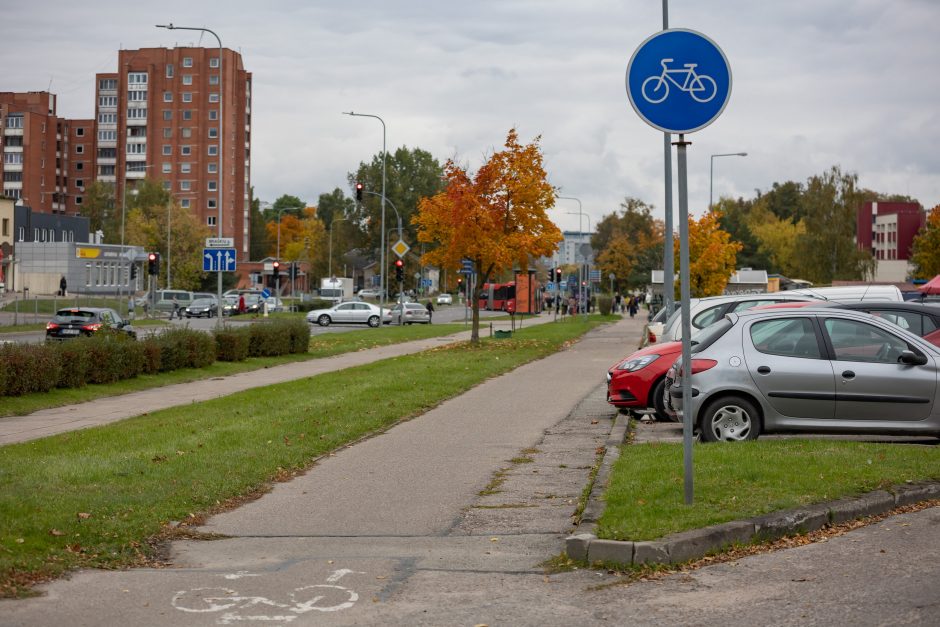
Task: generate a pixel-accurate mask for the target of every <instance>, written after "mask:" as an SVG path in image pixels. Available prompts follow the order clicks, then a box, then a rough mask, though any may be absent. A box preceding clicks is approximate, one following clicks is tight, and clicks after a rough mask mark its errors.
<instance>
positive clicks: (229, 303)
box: [222, 295, 240, 316]
mask: <svg viewBox="0 0 940 627" xmlns="http://www.w3.org/2000/svg"><path fill="white" fill-rule="evenodd" d="M239 313H240V312H239V311H238V296H234V295H233V296H223V297H222V315H223V316H237V315H238V314H239Z"/></svg>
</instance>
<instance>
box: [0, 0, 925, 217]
mask: <svg viewBox="0 0 940 627" xmlns="http://www.w3.org/2000/svg"><path fill="white" fill-rule="evenodd" d="M167 22H173V23H174V24H177V25H179V26H202V27H206V28H210V29H212V30H214V31H215V32H216V33H218V34H219V36H220V37H221V38H222V43H223V45H224V46H225V47H227V48H231V49H233V50H236V51H239V52H240V53H241V54H242V58H243V60H244V64H245V68H246V69H247V70H248V71H250V72H252V73H253V77H254V96H253V98H254V99H253V126H252V180H251V183H252V184H253V185H254V187H255V191H256V194H257V195H258V196H259V197H260V198H261V199H262V200H265V201H269V202H270V201H273V200H274V199H275V198H277V197H278V196H280V195H281V194H285V193H286V194H292V195H295V196H298V197H300V198H302V199H303V200H305V201H307V202H308V203H311V204H313V203H315V202H316V200H317V197H318V196H319V194H321V193H324V192H329V191H332V190H333V189H334V188H335V187H341V188H343V189H344V190H347V193H348V194H350V195H351V192H349V190H348V189H347V184H346V173H347V172H350V171H354V170H355V169H356V168H357V166H358V164H359V162H360V161H368V160H369V159H371V157H372V155H374V154H376V153H378V152H380V150H381V147H382V128H381V125H380V124H379V123H378V121H376V120H370V119H364V118H351V117H348V116H343V115H341V112H342V111H349V110H353V111H356V112H362V113H371V114H375V115H379V116H381V117H382V118H383V119H384V120H385V123H386V126H387V142H388V148H389V150H390V151H391V150H394V149H395V148H396V147H399V146H403V145H404V146H408V147H409V148H413V147H420V148H423V149H425V150H428V151H429V152H431V153H432V154H433V155H434V156H435V157H437V158H438V159H439V160H440V161H441V162H443V161H444V160H445V159H447V158H449V157H455V158H456V159H457V160H458V162H460V163H462V164H465V165H467V166H469V167H470V169H471V170H475V169H476V168H478V167H479V165H480V163H481V162H482V160H483V159H484V158H485V156H486V155H488V154H489V153H490V152H492V150H493V149H494V148H499V147H500V146H501V145H502V143H503V141H504V139H505V136H506V132H507V130H508V129H509V128H510V127H513V126H515V127H516V128H518V130H519V133H520V136H521V139H523V140H525V141H528V140H531V139H532V138H533V137H535V136H536V135H541V136H542V140H541V141H542V148H543V151H544V154H545V166H546V170H547V171H548V174H549V180H550V182H551V183H552V184H553V185H555V186H557V187H560V188H561V194H562V195H566V196H575V197H578V198H579V199H580V200H581V201H582V204H583V210H584V212H585V213H586V214H588V215H589V217H590V223H591V226H594V225H595V224H596V222H597V220H598V219H599V218H601V217H602V216H604V215H606V214H609V213H611V212H612V211H614V210H615V209H617V208H618V206H619V203H620V202H621V201H622V199H623V198H624V197H627V196H632V197H636V198H640V199H641V200H643V201H645V202H647V203H649V204H651V205H654V206H655V210H654V214H655V215H656V216H657V217H662V214H663V204H664V200H663V198H664V190H663V164H662V162H663V139H662V137H663V136H662V133H661V132H659V131H657V130H655V129H653V128H652V127H650V126H648V125H647V124H646V123H644V122H643V121H641V120H640V118H639V117H638V116H637V115H636V113H635V112H634V111H633V109H632V108H631V106H630V103H629V100H628V98H627V94H626V89H625V86H624V76H625V72H626V67H627V63H628V61H629V59H630V57H631V55H632V54H633V52H634V50H635V49H636V48H637V47H638V46H639V45H640V44H641V43H642V42H643V41H644V39H646V38H647V37H648V36H650V35H652V34H653V33H655V32H656V31H658V30H660V29H662V26H663V21H662V2H660V1H656V0H646V1H639V0H626V1H620V2H615V1H612V0H578V1H577V2H575V1H572V0H560V1H555V0H528V1H521V0H477V1H471V2H461V3H455V2H446V1H445V2H442V1H440V0H437V1H433V2H431V1H423V0H407V1H399V0H341V1H340V0H335V1H333V0H316V1H313V0H312V1H301V0H270V1H268V2H256V1H245V0H227V1H218V2H216V1H211V2H193V1H191V0H190V1H187V2H181V1H177V0H162V1H161V2H158V3H146V4H144V3H136V2H125V1H121V2H116V1H110V0H90V1H89V2H85V3H77V2H73V1H71V0H70V1H68V2H64V1H43V0H34V1H33V2H18V3H15V4H10V5H9V6H6V7H5V8H4V24H5V28H4V34H3V46H2V47H0V61H2V64H0V65H2V67H3V71H2V74H0V76H2V79H0V91H41V90H49V91H51V92H53V93H55V94H57V95H58V97H59V101H58V105H59V114H60V115H62V116H65V117H72V118H90V117H92V116H93V114H94V74H95V73H96V72H113V71H116V69H117V68H116V66H117V51H118V50H119V49H121V48H125V49H135V48H147V47H170V46H174V45H180V46H182V45H204V46H207V47H215V46H216V45H217V44H216V42H215V39H214V38H211V36H206V37H204V38H203V39H202V40H201V41H200V39H199V33H187V32H184V31H167V30H162V29H157V28H154V24H165V23H167ZM938 24H940V1H938V0H892V1H890V2H886V1H885V0H841V1H837V0H788V1H786V2H755V1H754V0H713V1H710V2H709V1H706V0H672V1H671V2H670V3H669V25H670V26H671V27H673V28H688V29H692V30H697V31H699V32H701V33H703V34H705V35H707V36H708V37H710V38H711V39H712V40H714V41H715V42H716V43H717V44H718V45H719V46H721V48H722V49H723V50H724V52H725V55H726V56H727V58H728V60H729V62H730V65H731V71H732V74H733V87H732V92H731V98H730V101H729V103H728V106H727V108H726V109H725V110H724V112H723V113H722V115H721V116H720V117H719V118H718V119H717V120H716V121H715V122H714V123H713V124H711V125H710V126H708V127H706V128H704V129H702V130H701V131H698V132H696V133H693V134H690V135H688V136H687V139H689V140H691V141H692V145H691V146H690V148H689V153H688V154H689V161H688V171H689V181H688V185H689V206H690V209H691V210H692V212H693V213H696V214H700V213H701V212H702V211H704V209H705V208H706V206H707V204H708V196H709V182H710V176H709V169H710V168H709V165H710V162H711V159H710V155H712V154H718V153H727V152H747V153H748V156H747V157H723V158H717V159H715V160H714V164H715V168H714V177H713V184H714V195H715V198H716V199H717V198H718V197H719V196H735V197H738V196H743V197H745V198H752V197H754V196H755V190H757V189H760V190H767V189H769V188H770V187H771V185H772V184H773V183H774V182H783V181H787V180H795V181H799V182H805V181H806V179H807V178H808V177H810V176H812V175H814V174H820V173H822V172H824V171H825V170H827V169H828V168H829V167H830V166H833V165H839V166H841V168H842V169H843V170H844V171H849V172H854V173H856V174H858V176H859V182H860V184H861V185H862V186H863V187H867V188H870V189H874V190H877V191H880V192H884V193H899V194H907V195H910V196H913V197H914V198H916V199H917V200H919V201H920V202H921V203H922V204H923V205H924V206H925V207H926V208H928V209H929V208H930V207H933V206H935V205H937V204H940V156H938V155H940V142H938V141H937V139H938V131H937V127H938V122H940V70H938V69H937V68H936V67H933V65H932V64H933V63H937V62H938V61H940V37H938V36H937V25H938ZM569 211H577V203H575V202H573V201H565V200H559V201H558V205H557V207H556V208H555V209H552V210H551V214H550V215H551V216H552V218H553V219H554V220H555V222H556V223H557V224H558V225H559V226H560V227H561V228H563V229H566V230H578V228H579V224H578V222H579V217H578V216H577V215H567V212H569ZM581 226H582V228H583V229H584V230H587V228H588V224H587V221H584V222H583V223H582V225H581Z"/></svg>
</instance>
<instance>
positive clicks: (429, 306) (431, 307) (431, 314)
mask: <svg viewBox="0 0 940 627" xmlns="http://www.w3.org/2000/svg"><path fill="white" fill-rule="evenodd" d="M425 307H426V309H427V310H428V324H431V318H433V317H434V305H433V304H432V303H431V301H430V300H429V301H428V304H427V305H425Z"/></svg>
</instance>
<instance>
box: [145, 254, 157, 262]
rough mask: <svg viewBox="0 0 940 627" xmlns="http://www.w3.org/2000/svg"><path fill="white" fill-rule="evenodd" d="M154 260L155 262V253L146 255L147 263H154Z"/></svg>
mask: <svg viewBox="0 0 940 627" xmlns="http://www.w3.org/2000/svg"><path fill="white" fill-rule="evenodd" d="M156 260H157V254H156V253H150V254H149V255H147V261H156Z"/></svg>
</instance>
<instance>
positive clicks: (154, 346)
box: [138, 336, 162, 374]
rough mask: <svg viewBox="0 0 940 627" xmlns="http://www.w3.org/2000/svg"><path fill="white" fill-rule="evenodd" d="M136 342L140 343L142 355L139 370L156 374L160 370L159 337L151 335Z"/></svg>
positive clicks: (160, 351)
mask: <svg viewBox="0 0 940 627" xmlns="http://www.w3.org/2000/svg"><path fill="white" fill-rule="evenodd" d="M138 343H139V344H140V350H141V356H142V357H143V361H142V363H141V370H140V371H141V372H142V373H144V374H157V373H158V372H160V357H161V353H162V350H161V344H160V339H159V338H157V337H153V336H151V337H148V338H147V339H145V340H141V341H140V342H138Z"/></svg>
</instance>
